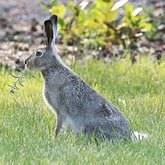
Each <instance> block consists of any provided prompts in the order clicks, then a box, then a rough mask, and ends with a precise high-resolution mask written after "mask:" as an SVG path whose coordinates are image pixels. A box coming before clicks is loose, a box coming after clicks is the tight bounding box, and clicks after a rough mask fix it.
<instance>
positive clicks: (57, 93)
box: [25, 15, 133, 140]
mask: <svg viewBox="0 0 165 165" xmlns="http://www.w3.org/2000/svg"><path fill="white" fill-rule="evenodd" d="M44 26H45V36H46V41H47V42H46V43H47V45H46V47H45V48H42V49H40V50H37V51H36V52H35V53H34V54H32V55H31V56H30V57H29V58H28V59H26V61H25V64H26V67H27V68H28V69H29V70H34V69H37V70H40V71H41V72H42V75H43V77H44V80H45V86H44V97H45V100H46V102H47V103H48V104H49V106H50V107H51V108H52V109H53V110H54V112H55V113H56V115H57V126H56V135H57V134H58V133H59V131H60V129H61V127H62V125H63V124H64V125H67V126H68V127H69V128H71V129H72V130H74V131H75V132H82V133H84V134H87V135H88V136H91V135H92V136H93V135H94V136H95V137H96V138H99V137H105V138H107V139H112V140H114V139H130V138H131V137H132V136H133V132H132V130H131V128H130V125H129V122H128V120H127V119H126V118H125V117H124V115H123V114H122V113H121V112H120V111H119V110H118V109H117V108H116V107H115V106H114V105H112V104H111V103H110V102H108V101H107V100H106V99H105V98H104V97H102V96H101V95H100V94H98V93H97V92H96V91H95V90H93V89H92V88H91V87H90V86H89V85H88V84H87V83H86V82H85V81H83V80H82V79H81V78H80V77H79V76H78V75H77V74H76V73H74V72H73V71H72V70H71V69H70V68H69V67H67V66H66V65H65V64H64V63H63V61H62V60H61V58H60V57H59V55H58V54H57V51H56V49H55V38H56V37H57V16H55V15H53V16H51V17H50V18H49V20H46V21H45V22H44Z"/></svg>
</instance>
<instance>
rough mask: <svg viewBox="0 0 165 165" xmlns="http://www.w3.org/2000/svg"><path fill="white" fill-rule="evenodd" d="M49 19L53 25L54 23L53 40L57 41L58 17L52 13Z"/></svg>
mask: <svg viewBox="0 0 165 165" xmlns="http://www.w3.org/2000/svg"><path fill="white" fill-rule="evenodd" d="M49 20H51V22H52V25H53V40H54V41H55V39H56V37H57V35H58V28H57V23H58V17H57V16H56V15H52V16H51V17H50V18H49Z"/></svg>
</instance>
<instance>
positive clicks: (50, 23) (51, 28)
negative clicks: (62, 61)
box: [25, 15, 58, 71]
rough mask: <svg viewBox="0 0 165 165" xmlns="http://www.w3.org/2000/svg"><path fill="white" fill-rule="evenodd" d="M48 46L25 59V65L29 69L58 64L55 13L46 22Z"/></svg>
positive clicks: (42, 68)
mask: <svg viewBox="0 0 165 165" xmlns="http://www.w3.org/2000/svg"><path fill="white" fill-rule="evenodd" d="M44 27H45V36H46V47H45V48H41V49H38V50H37V51H36V52H35V53H33V54H32V55H31V56H30V57H29V58H27V59H26V60H25V65H26V67H27V68H28V69H29V70H34V69H37V70H41V71H42V70H46V69H48V68H50V67H51V66H53V65H55V64H57V62H58V59H57V58H58V57H57V52H56V49H55V39H56V37H57V16H55V15H53V16H51V17H50V18H49V20H46V21H45V22H44Z"/></svg>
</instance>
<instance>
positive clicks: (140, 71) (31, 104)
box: [0, 59, 165, 165]
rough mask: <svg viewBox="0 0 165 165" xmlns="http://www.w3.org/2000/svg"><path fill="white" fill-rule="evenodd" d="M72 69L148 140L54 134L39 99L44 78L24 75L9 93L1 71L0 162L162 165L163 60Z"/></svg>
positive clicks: (6, 76)
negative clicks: (20, 83)
mask: <svg viewBox="0 0 165 165" xmlns="http://www.w3.org/2000/svg"><path fill="white" fill-rule="evenodd" d="M72 67H73V69H74V70H75V71H76V72H77V73H78V74H80V75H81V77H82V78H83V79H85V80H86V81H87V82H88V83H89V84H90V85H91V86H92V87H93V88H95V89H96V90H97V91H99V92H100V93H101V94H102V95H104V96H105V97H106V98H107V99H108V100H110V101H111V102H112V103H113V104H115V105H116V106H117V107H118V108H120V109H121V111H122V112H123V113H124V114H125V116H126V117H127V118H128V119H129V121H130V123H131V125H132V128H133V129H134V130H135V131H142V132H148V133H149V134H150V139H148V140H146V141H140V142H119V143H116V144H112V143H111V142H108V141H101V142H100V144H99V145H98V146H97V145H96V144H95V142H94V141H91V142H89V141H88V140H87V139H85V138H84V137H83V136H82V135H75V134H73V133H72V132H71V131H66V130H65V129H64V130H63V131H62V132H61V134H60V135H59V136H58V137H57V138H54V129H55V117H54V115H53V114H52V113H51V111H50V110H49V109H48V108H47V107H46V105H45V103H44V102H43V99H42V86H43V79H42V77H41V75H40V74H38V73H37V74H36V79H34V78H32V77H30V76H28V75H27V77H26V81H25V82H24V87H21V86H20V88H19V91H17V92H16V93H15V94H11V93H9V87H8V85H11V84H12V82H13V77H12V76H11V72H10V71H6V70H4V69H3V68H2V69H1V70H0V91H1V95H0V164H10V165H12V164H15V165H18V164H25V165H26V164H27V165H29V164H35V165H38V164H44V165H46V164H48V165H51V164H58V165H61V164H73V165H78V164H99V165H100V164H117V165H119V164H122V165H123V164H124V165H132V164H134V165H136V164H137V165H138V164H140V165H151V164H154V165H155V164H160V165H161V164H165V131H164V126H165V120H164V118H165V97H164V96H165V61H162V63H161V64H160V65H158V64H157V63H154V62H151V61H149V60H146V59H142V60H141V61H140V62H138V63H137V64H135V65H132V64H131V63H130V62H129V61H128V60H123V61H122V60H120V61H114V62H112V63H111V64H109V65H108V64H104V63H103V62H101V61H89V62H87V63H86V64H84V65H81V66H80V65H77V64H73V66H72Z"/></svg>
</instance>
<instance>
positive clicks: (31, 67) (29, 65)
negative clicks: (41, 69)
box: [25, 63, 34, 70]
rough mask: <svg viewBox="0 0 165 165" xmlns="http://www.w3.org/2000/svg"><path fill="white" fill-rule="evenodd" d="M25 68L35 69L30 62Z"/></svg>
mask: <svg viewBox="0 0 165 165" xmlns="http://www.w3.org/2000/svg"><path fill="white" fill-rule="evenodd" d="M25 68H26V69H27V70H33V69H34V67H33V65H31V64H30V63H27V64H25Z"/></svg>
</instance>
